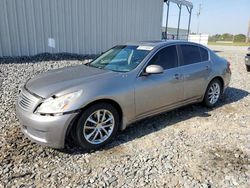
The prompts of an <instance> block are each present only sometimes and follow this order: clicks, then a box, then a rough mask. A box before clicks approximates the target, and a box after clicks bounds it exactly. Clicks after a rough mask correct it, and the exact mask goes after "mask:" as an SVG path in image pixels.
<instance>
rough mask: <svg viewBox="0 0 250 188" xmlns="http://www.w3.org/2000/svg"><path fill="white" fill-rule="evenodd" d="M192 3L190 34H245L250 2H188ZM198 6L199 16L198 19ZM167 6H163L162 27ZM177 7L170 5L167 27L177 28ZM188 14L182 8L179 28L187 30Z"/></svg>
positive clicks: (245, 0)
mask: <svg viewBox="0 0 250 188" xmlns="http://www.w3.org/2000/svg"><path fill="white" fill-rule="evenodd" d="M189 1H191V2H192V3H193V5H194V8H193V10H192V18H191V32H197V31H199V33H206V34H210V35H213V34H222V33H231V34H240V33H242V34H246V33H247V29H248V22H249V21H250V0H189ZM199 4H201V14H200V16H199V17H198V16H197V13H198V12H199ZM166 10H167V6H166V5H165V4H164V10H163V21H162V25H163V26H165V25H166V12H167V11H166ZM178 10H179V9H178V7H177V5H176V4H174V3H170V11H169V27H177V26H178V13H179V11H178ZM188 16H189V13H188V11H187V9H186V7H182V16H181V24H180V27H181V28H183V29H187V27H188Z"/></svg>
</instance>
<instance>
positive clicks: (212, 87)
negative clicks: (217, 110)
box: [203, 78, 223, 108]
mask: <svg viewBox="0 0 250 188" xmlns="http://www.w3.org/2000/svg"><path fill="white" fill-rule="evenodd" d="M222 92H223V91H222V83H221V81H220V80H219V79H217V78H216V79H213V80H212V81H211V82H210V83H209V85H208V87H207V90H206V93H205V96H204V99H203V103H204V104H205V106H207V107H209V108H212V107H214V106H216V105H217V103H218V101H219V99H220V98H221V95H222ZM213 97H214V98H213ZM212 98H213V99H212Z"/></svg>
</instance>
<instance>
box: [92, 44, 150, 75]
mask: <svg viewBox="0 0 250 188" xmlns="http://www.w3.org/2000/svg"><path fill="white" fill-rule="evenodd" d="M152 49H153V47H151V46H127V45H124V46H116V47H114V48H112V49H110V50H108V51H107V52H105V53H104V54H102V55H101V56H100V57H98V58H97V59H96V60H94V61H93V62H91V63H90V66H92V67H97V68H101V69H107V70H112V71H116V72H128V71H131V70H133V69H134V68H136V67H137V66H138V65H139V64H140V63H141V62H142V60H143V59H144V58H145V57H146V56H147V55H148V53H149V52H150V51H151V50H152Z"/></svg>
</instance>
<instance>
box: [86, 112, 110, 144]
mask: <svg viewBox="0 0 250 188" xmlns="http://www.w3.org/2000/svg"><path fill="white" fill-rule="evenodd" d="M114 124H115V121H114V116H113V114H112V113H111V112H110V111H109V110H106V109H99V110H96V111H95V112H93V113H92V114H91V115H90V116H89V117H88V118H87V120H86V121H85V123H84V127H83V135H84V138H85V139H86V140H87V141H88V142H89V143H91V144H101V143H103V142H104V141H106V140H107V139H108V138H109V137H110V135H111V134H112V132H113V130H114Z"/></svg>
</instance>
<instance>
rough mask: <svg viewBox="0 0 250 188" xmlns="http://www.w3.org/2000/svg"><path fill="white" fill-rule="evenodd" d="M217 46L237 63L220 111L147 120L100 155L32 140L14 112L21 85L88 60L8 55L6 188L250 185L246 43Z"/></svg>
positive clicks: (3, 127)
mask: <svg viewBox="0 0 250 188" xmlns="http://www.w3.org/2000/svg"><path fill="white" fill-rule="evenodd" d="M212 48H213V49H214V50H216V51H218V53H219V54H220V55H221V56H224V57H226V58H227V59H228V60H229V61H231V67H232V72H233V75H232V81H231V85H230V88H228V89H227V91H226V93H225V95H224V97H223V99H222V101H221V102H220V104H219V106H218V107H217V108H215V109H213V110H209V109H207V108H205V107H203V106H202V105H200V104H196V105H190V106H187V107H183V108H181V109H177V110H174V111H172V112H168V113H164V114H161V115H158V116H155V117H152V118H148V119H145V120H142V121H140V122H137V123H135V124H133V125H132V126H131V127H129V128H128V129H126V130H125V131H124V132H121V133H119V135H118V136H117V137H116V139H115V140H113V141H112V142H111V143H110V144H109V145H108V146H107V147H105V148H104V149H103V150H100V151H96V152H92V153H85V152H84V151H81V150H79V149H78V148H75V147H71V146H70V145H68V146H67V149H66V150H62V151H59V150H55V149H51V148H47V147H42V146H39V145H37V144H33V143H31V142H30V141H29V140H28V139H26V138H24V136H23V134H22V133H21V132H20V129H19V122H18V121H17V118H16V115H15V109H14V101H15V98H16V95H17V91H18V85H19V84H21V83H23V82H24V81H25V80H26V79H28V78H29V77H31V76H34V75H36V74H39V73H41V72H44V71H47V70H49V69H57V68H60V67H64V66H74V65H77V64H82V63H84V62H85V61H84V58H83V59H80V60H70V61H69V60H66V61H65V60H61V61H47V62H45V61H41V60H42V57H41V59H39V60H40V62H38V61H36V60H25V58H24V59H22V60H21V61H20V60H18V59H14V60H11V61H10V60H8V61H7V60H4V59H1V61H0V83H1V82H2V84H0V86H1V91H0V94H1V98H0V106H1V108H0V116H1V119H0V187H6V186H7V187H21V186H27V187H29V186H37V187H59V186H60V187H66V186H68V187H97V186H98V187H107V186H108V187H207V188H208V187H250V114H249V112H250V96H249V91H250V73H247V72H246V70H245V66H244V54H245V51H246V48H245V47H219V46H213V47H212ZM62 59H64V58H62ZM46 60H48V59H46ZM6 62H7V63H6ZM26 62H29V63H26ZM1 80H2V81H1Z"/></svg>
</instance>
